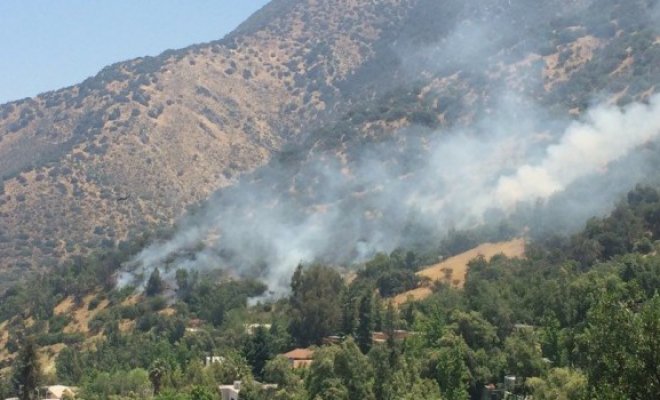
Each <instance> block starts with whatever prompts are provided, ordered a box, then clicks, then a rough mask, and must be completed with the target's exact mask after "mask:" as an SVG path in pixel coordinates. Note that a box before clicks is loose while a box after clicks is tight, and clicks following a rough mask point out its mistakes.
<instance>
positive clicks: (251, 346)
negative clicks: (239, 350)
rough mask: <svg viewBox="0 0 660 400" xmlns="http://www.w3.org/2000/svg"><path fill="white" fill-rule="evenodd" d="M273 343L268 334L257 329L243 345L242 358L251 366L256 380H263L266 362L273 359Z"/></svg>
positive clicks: (262, 328)
mask: <svg viewBox="0 0 660 400" xmlns="http://www.w3.org/2000/svg"><path fill="white" fill-rule="evenodd" d="M273 347H274V343H273V338H272V337H271V335H270V333H269V332H268V331H267V330H266V329H265V328H264V327H261V326H260V327H258V328H257V329H256V330H255V331H254V333H253V334H252V335H249V336H248V337H247V338H246V340H245V343H244V344H243V356H244V357H245V359H246V360H247V362H248V363H249V364H250V366H252V373H253V374H254V376H255V377H256V378H257V379H262V378H263V373H264V366H265V365H266V362H267V361H268V360H270V359H271V358H273V355H274V349H273Z"/></svg>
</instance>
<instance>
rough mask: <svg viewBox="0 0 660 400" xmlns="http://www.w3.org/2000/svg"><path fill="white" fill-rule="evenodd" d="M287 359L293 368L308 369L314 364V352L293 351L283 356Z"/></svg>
mask: <svg viewBox="0 0 660 400" xmlns="http://www.w3.org/2000/svg"><path fill="white" fill-rule="evenodd" d="M282 355H283V356H284V357H286V358H287V359H288V360H289V362H290V363H291V366H292V367H293V368H307V367H309V366H310V365H311V364H312V360H313V358H314V350H312V349H309V348H307V349H293V350H291V351H290V352H288V353H284V354H282Z"/></svg>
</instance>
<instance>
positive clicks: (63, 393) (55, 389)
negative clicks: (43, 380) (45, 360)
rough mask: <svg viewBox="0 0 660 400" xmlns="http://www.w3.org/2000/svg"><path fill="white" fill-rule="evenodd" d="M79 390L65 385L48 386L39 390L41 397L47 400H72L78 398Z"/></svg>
mask: <svg viewBox="0 0 660 400" xmlns="http://www.w3.org/2000/svg"><path fill="white" fill-rule="evenodd" d="M76 391H77V388H75V387H71V386H64V385H53V386H46V387H44V388H42V389H41V390H39V393H40V394H41V397H42V398H43V399H46V400H61V399H70V398H74V397H75V396H76Z"/></svg>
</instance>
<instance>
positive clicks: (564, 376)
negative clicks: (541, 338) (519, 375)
mask: <svg viewBox="0 0 660 400" xmlns="http://www.w3.org/2000/svg"><path fill="white" fill-rule="evenodd" d="M527 385H528V386H529V387H530V388H531V390H532V396H533V397H534V399H535V400H584V399H587V393H588V391H587V377H586V376H585V375H584V374H582V373H581V372H580V371H578V370H573V369H570V368H553V369H551V370H549V371H548V373H547V374H546V376H544V377H542V378H539V377H533V378H530V379H528V380H527Z"/></svg>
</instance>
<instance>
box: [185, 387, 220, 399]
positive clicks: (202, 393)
mask: <svg viewBox="0 0 660 400" xmlns="http://www.w3.org/2000/svg"><path fill="white" fill-rule="evenodd" d="M215 398H216V396H214V395H213V392H211V391H210V390H209V389H208V388H206V387H204V386H195V387H194V388H193V390H191V391H190V400H214V399H215Z"/></svg>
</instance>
